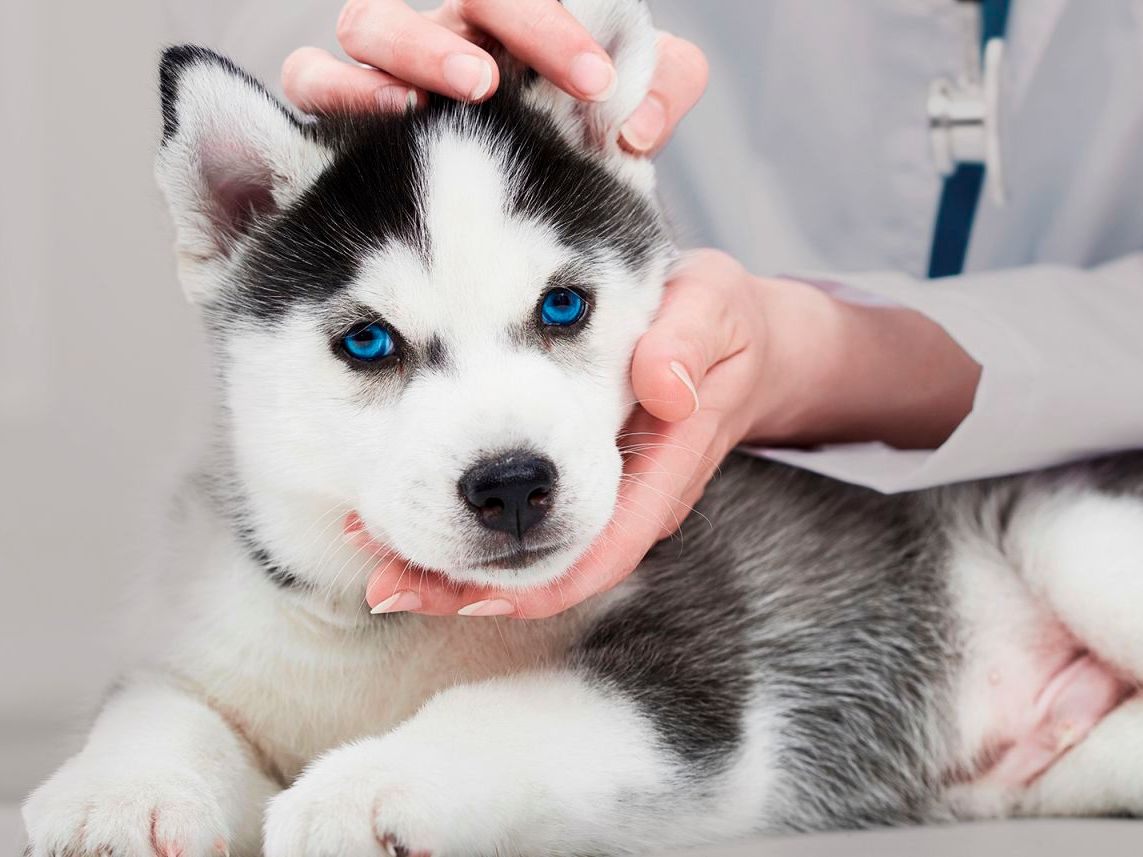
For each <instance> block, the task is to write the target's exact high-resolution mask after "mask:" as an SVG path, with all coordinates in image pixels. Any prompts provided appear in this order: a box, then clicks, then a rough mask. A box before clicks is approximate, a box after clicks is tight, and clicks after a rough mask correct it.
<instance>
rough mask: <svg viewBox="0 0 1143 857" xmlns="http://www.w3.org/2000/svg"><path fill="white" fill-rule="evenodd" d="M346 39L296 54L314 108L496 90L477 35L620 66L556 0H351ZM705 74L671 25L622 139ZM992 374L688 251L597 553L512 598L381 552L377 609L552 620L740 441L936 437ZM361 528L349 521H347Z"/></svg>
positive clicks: (539, 60)
mask: <svg viewBox="0 0 1143 857" xmlns="http://www.w3.org/2000/svg"><path fill="white" fill-rule="evenodd" d="M338 39H339V41H340V42H341V45H342V47H343V48H344V49H345V51H346V53H347V54H349V55H350V56H351V57H353V58H354V59H356V60H357V61H359V62H361V63H365V64H367V65H369V66H370V68H362V67H361V66H357V65H351V64H347V63H343V62H341V61H339V60H337V59H336V58H334V57H333V56H332V55H330V54H328V53H326V52H324V51H320V50H318V49H316V48H301V49H299V50H298V51H295V52H294V53H293V54H291V55H290V57H289V58H288V59H287V60H286V63H285V65H284V67H283V71H282V77H283V83H284V86H285V89H286V93H287V94H288V95H289V97H290V98H291V99H292V100H293V101H294V102H295V103H297V104H298V105H299V106H300V107H302V108H303V109H306V110H331V109H342V108H345V107H353V108H356V109H383V110H384V109H388V110H394V109H405V107H407V106H408V105H410V104H413V103H414V100H415V103H423V101H424V97H425V92H426V91H431V92H436V93H440V94H443V95H447V96H450V97H453V98H461V99H464V100H470V101H481V100H484V99H485V98H488V97H490V96H491V95H492V94H493V93H494V92H495V91H496V87H497V85H498V83H499V71H498V69H497V68H496V65H495V62H494V61H493V60H492V57H491V56H490V55H489V54H488V53H487V52H486V51H485V50H484V48H483V47H482V46H486V45H488V44H489V43H490V41H492V40H495V41H497V42H499V43H501V44H502V45H504V46H505V47H506V48H507V49H508V50H509V51H510V52H511V53H512V54H514V55H515V56H518V57H519V58H520V59H522V60H523V61H524V62H526V63H528V64H529V65H530V66H532V67H533V68H535V69H536V71H538V72H539V73H540V74H543V75H544V76H545V77H547V78H549V79H550V80H551V81H552V82H553V83H554V84H555V85H557V86H559V87H560V88H561V89H563V90H565V91H566V92H568V93H569V94H571V95H573V96H575V97H577V98H581V99H588V100H591V99H597V100H598V99H603V98H606V97H607V96H608V94H609V93H608V90H609V88H610V87H611V81H612V76H613V74H614V72H613V70H612V68H611V62H610V60H609V59H608V57H607V54H606V53H605V52H604V51H603V49H602V48H600V47H599V46H598V45H597V44H595V42H594V41H592V39H591V37H590V36H589V35H588V34H587V33H586V32H585V31H584V30H583V28H582V27H581V26H580V25H579V24H578V23H577V22H576V21H575V20H574V19H573V18H572V17H571V16H570V15H568V13H567V12H566V11H565V10H564V9H563V7H562V6H561V5H560V4H559V3H558V2H557V0H468V2H465V0H450V2H446V3H445V4H444V5H443V6H441V7H440V8H439V9H437V10H435V11H433V12H430V13H427V14H424V15H422V14H420V13H417V12H414V11H413V10H411V9H410V8H409V7H408V6H407V5H406V4H405V3H403V2H400V0H350V2H349V3H347V4H346V6H345V8H344V9H343V11H342V14H341V17H340V19H339V21H338ZM706 80H707V65H706V61H705V59H704V58H703V55H702V52H701V51H700V50H699V49H698V48H697V47H696V46H695V45H693V44H691V43H689V42H687V41H685V40H683V39H679V38H678V37H676V36H672V35H670V34H666V33H664V34H662V35H661V36H660V39H659V66H658V69H657V70H656V73H655V77H654V81H653V83H652V87H651V92H650V94H649V95H648V97H647V99H646V100H645V101H644V102H643V103H642V104H641V105H639V107H637V108H636V110H635V112H634V113H633V114H632V116H631V117H630V118H629V119H628V120H627V121H626V123H625V124H624V125H623V126H622V127H621V129H620V142H621V144H622V145H624V146H625V147H626V148H627V149H628V150H629V151H631V152H633V153H635V154H637V155H650V154H654V153H655V152H656V151H657V150H658V149H659V148H660V147H661V146H662V145H663V144H664V143H665V142H666V140H667V139H668V138H669V137H670V134H671V131H672V130H673V129H674V127H675V125H676V124H677V123H678V121H679V120H680V119H681V118H682V117H683V116H684V115H685V114H686V112H687V111H688V110H689V109H690V108H691V107H692V106H693V105H694V104H695V102H696V101H697V100H698V98H699V96H700V95H701V94H702V92H703V90H704V88H705V86H706ZM980 371H981V370H980V366H978V365H977V364H976V363H975V362H974V361H973V360H972V358H971V357H969V355H968V354H966V353H965V352H964V350H963V349H962V348H961V347H960V346H959V345H958V344H957V343H956V342H955V341H954V340H953V339H952V338H951V337H950V336H949V335H948V334H947V333H945V331H944V330H943V329H942V328H941V327H940V326H939V325H937V324H935V323H934V322H932V321H930V320H929V319H927V318H925V317H924V316H922V315H921V314H919V313H917V312H914V311H912V310H908V309H904V308H895V307H862V306H855V305H852V304H848V303H844V302H842V301H838V300H836V299H834V298H832V297H830V296H829V295H828V294H826V293H825V292H823V291H821V290H819V289H817V288H816V287H814V286H811V285H807V284H805V283H801V282H798V281H795V280H784V279H774V278H766V277H758V276H754V275H752V274H751V273H749V272H748V271H746V270H745V269H744V268H743V267H742V266H741V265H740V264H738V263H737V262H736V261H735V260H734V259H732V258H730V257H729V256H727V255H725V254H723V253H720V252H717V251H714V250H702V251H698V252H696V253H692V254H690V255H689V256H688V257H687V258H686V259H685V260H684V263H683V264H682V266H681V267H680V269H679V271H678V273H677V274H676V275H675V276H674V278H673V279H672V280H671V282H670V283H668V284H667V287H666V292H665V297H664V301H663V305H662V308H661V310H660V312H659V315H658V317H657V318H656V320H655V322H654V324H653V325H652V327H651V329H650V330H649V331H648V332H647V333H646V334H645V335H644V337H643V338H642V339H641V340H640V342H639V344H638V346H637V348H636V350H635V355H634V358H633V360H632V364H631V378H632V384H633V386H634V390H635V395H636V396H637V398H638V399H639V402H640V405H639V407H638V408H637V409H636V411H635V413H634V415H633V416H632V418H631V420H630V422H629V424H628V426H627V427H626V429H625V432H624V434H623V435H622V436H621V437H620V438H619V441H620V446H621V448H624V449H625V453H626V454H625V464H624V473H625V475H626V476H627V477H630V478H625V479H624V480H623V483H622V487H621V489H620V493H619V501H618V503H617V504H616V512H615V515H614V517H613V518H612V520H611V523H610V524H609V525H608V526H607V528H606V529H605V531H604V532H603V534H602V535H601V536H600V537H599V540H598V542H597V544H596V545H595V546H594V547H593V549H591V550H589V551H588V552H587V553H586V554H585V555H584V557H583V558H582V559H580V561H579V562H578V563H576V565H575V566H574V567H573V568H572V569H571V570H570V571H569V572H568V573H567V574H566V575H565V576H564V577H563V578H561V580H560V581H559V582H558V583H557V584H554V585H552V586H547V587H543V588H540V589H536V590H530V591H523V592H519V591H505V592H502V591H498V590H496V589H494V588H487V587H476V586H457V585H456V584H454V583H452V582H450V581H447V580H445V579H444V578H443V577H441V576H439V575H437V574H435V573H433V572H421V571H419V570H417V569H410V568H409V567H408V566H406V565H405V563H404V562H403V561H402V560H401V558H400V557H395V556H392V555H391V554H388V553H386V552H385V550H384V548H383V546H376V547H377V549H378V552H379V554H381V556H380V557H379V559H380V560H381V561H380V563H379V565H378V568H377V570H376V571H375V572H374V573H373V575H372V577H371V579H370V581H369V584H368V587H367V593H366V599H367V601H368V602H369V604H370V606H371V607H374V608H375V609H376V610H378V611H380V612H397V611H411V612H419V613H426V614H430V615H455V614H458V613H459V614H461V615H466V616H510V617H515V618H523V619H534V618H543V617H547V616H552V615H554V614H556V613H559V612H561V611H563V610H566V609H568V608H570V607H573V606H575V605H576V604H578V603H580V602H582V601H583V600H585V599H587V598H589V597H591V596H593V595H596V594H599V593H601V592H605V591H607V590H609V589H611V588H612V587H614V586H616V585H617V584H619V583H620V582H621V581H622V580H623V579H624V578H626V577H627V575H629V574H630V573H631V572H632V571H633V570H634V569H635V567H636V566H637V565H638V564H639V562H640V561H641V560H642V558H643V556H644V555H645V554H646V553H647V551H648V550H650V548H651V547H652V546H653V545H654V544H655V543H656V542H658V541H659V540H661V539H663V538H666V537H668V536H670V535H671V534H672V533H673V532H674V531H675V530H677V529H678V526H679V524H680V523H681V522H682V520H683V519H684V518H685V517H686V516H687V515H688V514H689V513H690V511H691V509H692V508H693V506H694V505H695V503H697V502H698V500H699V498H700V497H701V496H702V493H703V490H704V488H705V487H706V485H707V483H708V482H709V481H710V479H711V477H712V476H713V474H714V472H715V469H716V467H717V465H718V462H720V461H721V460H722V459H723V458H724V457H725V456H726V454H727V453H728V452H729V451H730V450H731V449H733V448H734V447H735V446H737V445H739V444H742V443H748V444H760V445H772V446H777V445H786V446H797V445H801V446H805V445H812V444H818V443H843V442H854V441H881V442H884V443H887V444H890V445H892V446H895V447H898V448H902V449H932V448H935V447H937V446H940V444H942V443H943V442H944V441H945V440H947V439H948V437H949V435H951V434H952V432H953V431H954V430H955V429H956V427H957V426H958V425H960V423H961V422H962V421H963V419H964V418H965V416H967V414H968V412H969V411H970V410H971V408H972V402H973V398H974V396H975V393H976V387H977V384H978V382H979V379H980ZM359 527H360V524H359V523H358V522H357V521H356V519H355V517H354V516H351V517H350V519H349V520H348V521H347V523H346V528H347V531H349V532H350V533H352V532H353V531H354V530H355V529H358V528H359ZM359 540H361V541H362V542H367V541H368V538H367V536H365V535H364V533H360V534H359Z"/></svg>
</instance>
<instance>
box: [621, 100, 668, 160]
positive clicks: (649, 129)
mask: <svg viewBox="0 0 1143 857" xmlns="http://www.w3.org/2000/svg"><path fill="white" fill-rule="evenodd" d="M666 128H667V108H666V106H664V104H663V102H662V101H660V100H659V99H658V98H656V97H655V96H654V95H649V96H647V97H646V98H644V99H643V103H642V104H640V105H639V106H638V107H636V108H635V112H634V113H632V114H631V115H630V116H629V117H628V118H627V121H626V122H624V123H623V126H622V127H621V128H620V129H619V136H620V137H621V138H622V139H623V141H624V142H625V143H626V144H627V145H628V146H630V147H631V148H632V149H634V150H635V151H636V152H649V151H651V149H653V148H654V147H655V144H656V143H658V142H659V138H660V137H661V136H663V131H664V130H666Z"/></svg>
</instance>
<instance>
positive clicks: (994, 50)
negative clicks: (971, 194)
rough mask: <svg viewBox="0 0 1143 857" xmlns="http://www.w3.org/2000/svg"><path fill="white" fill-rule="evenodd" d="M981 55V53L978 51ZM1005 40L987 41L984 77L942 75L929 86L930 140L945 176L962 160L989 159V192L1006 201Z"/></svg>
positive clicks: (996, 199)
mask: <svg viewBox="0 0 1143 857" xmlns="http://www.w3.org/2000/svg"><path fill="white" fill-rule="evenodd" d="M978 56H979V54H978ZM1003 63H1004V40H1003V39H998V38H995V39H989V41H988V43H987V44H986V45H985V46H984V58H983V63H982V66H983V69H982V75H981V76H980V77H976V76H971V77H969V76H966V77H963V78H960V79H957V80H950V79H949V78H940V79H938V80H934V81H933V83H932V85H931V86H930V87H929V99H928V114H929V144H930V147H931V149H932V154H933V161H934V163H935V164H936V167H937V170H938V171H939V172H940V174H941V175H943V176H950V175H952V174H953V173H954V172H955V171H956V168H957V167H958V166H960V165H961V164H983V165H984V168H985V181H986V183H987V185H988V193H989V197H990V198H991V199H992V201H993V203H995V204H996V205H998V206H1000V205H1004V203H1005V201H1006V199H1007V193H1006V191H1005V187H1004V165H1003V161H1002V159H1001V149H1000V74H1001V68H1002V66H1003Z"/></svg>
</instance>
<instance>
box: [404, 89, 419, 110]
mask: <svg viewBox="0 0 1143 857" xmlns="http://www.w3.org/2000/svg"><path fill="white" fill-rule="evenodd" d="M420 103H421V102H420V100H419V99H418V98H417V93H416V92H415V91H414V90H412V89H410V90H409V97H408V98H407V99H405V109H406V110H409V111H413V110H416V109H417V107H418V106H419V105H420Z"/></svg>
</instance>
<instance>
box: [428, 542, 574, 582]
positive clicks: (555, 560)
mask: <svg viewBox="0 0 1143 857" xmlns="http://www.w3.org/2000/svg"><path fill="white" fill-rule="evenodd" d="M583 550H584V548H583V547H582V546H579V545H573V546H569V547H561V548H554V549H550V550H545V551H535V552H533V553H532V554H522V555H518V556H517V557H514V558H512V559H511V560H508V561H506V562H501V563H496V564H488V565H477V566H469V567H463V568H456V569H450V570H446V571H442V572H441V574H442V575H443V576H444V577H446V578H448V579H449V580H453V581H456V582H457V583H465V584H475V585H477V586H487V587H490V588H494V589H506V590H512V589H533V588H535V587H537V586H547V585H549V584H552V583H555V582H556V581H557V580H559V579H560V578H561V577H563V576H564V575H565V574H566V573H567V572H568V570H569V569H570V568H571V567H572V565H573V564H574V563H575V561H576V560H577V559H579V557H580V555H581V554H582V553H583Z"/></svg>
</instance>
